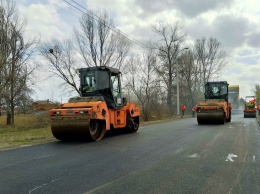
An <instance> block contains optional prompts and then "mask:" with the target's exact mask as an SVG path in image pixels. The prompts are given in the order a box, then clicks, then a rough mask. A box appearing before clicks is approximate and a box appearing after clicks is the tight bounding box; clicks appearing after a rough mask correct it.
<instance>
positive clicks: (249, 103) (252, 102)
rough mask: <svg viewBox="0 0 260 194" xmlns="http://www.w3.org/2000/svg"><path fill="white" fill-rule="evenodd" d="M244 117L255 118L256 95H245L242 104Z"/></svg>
mask: <svg viewBox="0 0 260 194" xmlns="http://www.w3.org/2000/svg"><path fill="white" fill-rule="evenodd" d="M244 118H256V97H255V96H246V98H245V106H244Z"/></svg>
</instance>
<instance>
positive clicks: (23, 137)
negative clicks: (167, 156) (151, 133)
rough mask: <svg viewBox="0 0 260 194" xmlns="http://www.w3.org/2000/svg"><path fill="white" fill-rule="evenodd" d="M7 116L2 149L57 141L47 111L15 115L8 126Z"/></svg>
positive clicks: (0, 133) (0, 124) (1, 123)
mask: <svg viewBox="0 0 260 194" xmlns="http://www.w3.org/2000/svg"><path fill="white" fill-rule="evenodd" d="M176 119H177V117H176V116H175V117H164V118H161V119H158V118H154V119H153V120H151V121H147V122H141V123H140V125H141V126H145V125H149V124H155V123H160V122H169V121H172V120H176ZM5 124H6V116H1V117H0V151H3V150H8V149H15V148H19V147H25V146H30V145H35V144H41V143H47V142H52V141H57V140H56V139H55V138H54V137H53V135H52V133H51V128H50V120H49V115H48V114H47V113H43V114H37V115H36V114H35V115H15V126H14V127H11V126H6V125H5Z"/></svg>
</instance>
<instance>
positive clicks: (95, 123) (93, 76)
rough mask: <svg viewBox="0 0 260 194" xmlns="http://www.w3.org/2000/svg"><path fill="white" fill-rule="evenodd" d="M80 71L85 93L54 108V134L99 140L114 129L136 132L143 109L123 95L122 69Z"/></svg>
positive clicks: (67, 138)
mask: <svg viewBox="0 0 260 194" xmlns="http://www.w3.org/2000/svg"><path fill="white" fill-rule="evenodd" d="M78 72H79V76H80V91H81V96H80V97H74V98H70V99H69V102H68V103H65V104H62V105H61V106H59V107H56V108H54V109H51V110H50V119H51V130H52V133H53V135H54V137H55V138H57V139H59V140H70V139H75V138H76V139H78V138H80V139H82V138H83V139H90V140H91V141H99V140H101V139H102V138H103V137H104V134H105V132H106V131H107V130H110V129H125V130H128V131H130V132H136V131H137V130H138V127H139V116H140V109H139V107H138V106H137V105H136V104H134V103H131V102H127V101H126V99H125V98H122V90H121V80H120V78H121V76H120V75H121V72H120V71H119V70H118V69H115V68H111V67H102V66H101V67H89V68H81V69H79V70H78Z"/></svg>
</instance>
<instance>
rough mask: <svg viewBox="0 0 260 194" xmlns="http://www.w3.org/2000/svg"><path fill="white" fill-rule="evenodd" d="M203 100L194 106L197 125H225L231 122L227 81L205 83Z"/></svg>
mask: <svg viewBox="0 0 260 194" xmlns="http://www.w3.org/2000/svg"><path fill="white" fill-rule="evenodd" d="M204 96H205V100H204V101H202V102H199V103H198V104H197V105H196V112H197V121H198V124H225V122H230V121H231V110H232V105H231V103H229V102H228V83H227V81H218V82H207V83H206V84H205V93H204Z"/></svg>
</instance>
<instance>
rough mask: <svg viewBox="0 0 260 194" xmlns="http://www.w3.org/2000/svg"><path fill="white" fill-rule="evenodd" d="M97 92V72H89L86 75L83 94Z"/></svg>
mask: <svg viewBox="0 0 260 194" xmlns="http://www.w3.org/2000/svg"><path fill="white" fill-rule="evenodd" d="M94 90H95V72H94V71H89V72H87V73H86V74H85V75H84V83H83V92H93V91H94Z"/></svg>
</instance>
